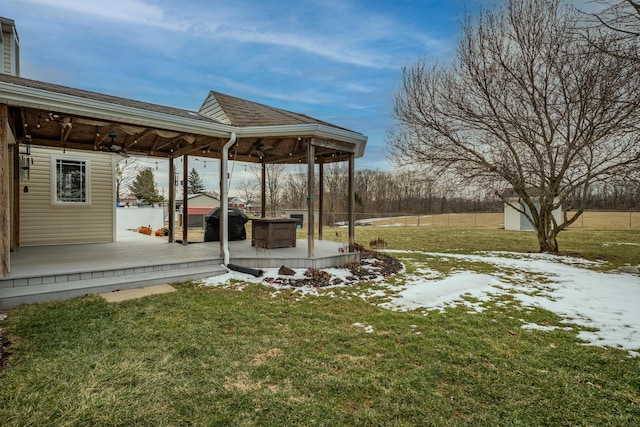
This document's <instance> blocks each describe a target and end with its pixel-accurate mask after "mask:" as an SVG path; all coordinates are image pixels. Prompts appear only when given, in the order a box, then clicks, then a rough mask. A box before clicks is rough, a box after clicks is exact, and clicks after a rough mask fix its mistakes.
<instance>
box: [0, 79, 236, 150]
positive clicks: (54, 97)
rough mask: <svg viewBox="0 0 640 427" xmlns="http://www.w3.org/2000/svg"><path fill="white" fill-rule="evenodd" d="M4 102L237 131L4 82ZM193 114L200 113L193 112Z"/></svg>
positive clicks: (197, 129)
mask: <svg viewBox="0 0 640 427" xmlns="http://www.w3.org/2000/svg"><path fill="white" fill-rule="evenodd" d="M0 102H4V103H7V104H9V105H13V106H20V107H30V108H37V109H41V110H53V111H55V112H60V113H68V114H76V115H79V116H89V117H93V118H100V119H103V120H114V121H121V122H125V123H129V122H131V120H132V119H133V120H134V121H135V123H136V124H142V125H146V126H150V127H156V128H161V129H166V128H167V125H169V128H170V129H171V130H179V131H182V132H185V133H200V134H203V135H209V136H215V137H223V138H225V137H226V138H228V137H229V136H230V134H231V132H234V131H236V130H237V128H235V127H233V126H229V125H225V124H222V123H213V122H210V121H203V120H199V119H195V118H194V119H189V118H187V117H180V116H176V115H172V114H167V113H160V112H156V111H149V110H143V109H140V108H136V107H130V106H125V105H119V104H114V103H109V102H105V101H97V100H93V99H88V98H82V97H77V96H73V95H67V94H61V93H57V92H51V91H47V90H44V89H38V88H31V87H27V86H21V85H16V84H13V83H8V82H0ZM185 111H186V110H185ZM193 114H196V115H197V114H198V113H197V112H193Z"/></svg>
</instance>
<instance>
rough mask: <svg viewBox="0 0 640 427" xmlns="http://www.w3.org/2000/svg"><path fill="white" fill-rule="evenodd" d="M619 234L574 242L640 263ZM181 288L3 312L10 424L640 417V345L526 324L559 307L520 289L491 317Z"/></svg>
mask: <svg viewBox="0 0 640 427" xmlns="http://www.w3.org/2000/svg"><path fill="white" fill-rule="evenodd" d="M330 232H331V233H333V237H335V238H338V239H340V238H342V236H336V232H337V233H338V234H340V233H343V234H345V235H346V231H345V230H331V231H330ZM325 236H326V238H328V232H327V233H325ZM357 237H358V240H359V241H360V242H362V243H368V241H369V240H372V239H374V238H380V239H383V240H385V241H386V242H387V243H388V247H389V248H395V249H398V248H403V249H419V250H427V251H437V252H442V251H455V252H465V251H466V252H471V251H475V250H512V251H533V250H535V238H534V236H532V235H531V234H530V233H509V232H504V231H503V230H495V229H450V228H447V229H429V228H420V229H416V228H402V229H388V230H387V229H368V228H366V227H363V228H362V229H360V228H359V229H358V230H357ZM616 242H617V244H613V245H612V244H605V245H603V243H616ZM620 243H627V244H629V243H630V244H638V243H640V231H637V230H636V231H620V232H618V231H606V232H598V231H582V230H581V231H577V232H571V233H568V234H567V235H566V236H563V237H562V238H561V243H560V244H561V249H562V250H563V251H566V252H576V253H580V254H583V255H584V256H586V257H588V258H598V259H604V260H607V261H609V262H610V263H609V264H608V268H611V267H613V266H618V265H623V264H626V263H635V264H637V263H640V259H639V257H640V254H639V253H640V250H637V249H635V248H636V247H634V246H632V245H620ZM630 248H631V249H630ZM408 268H410V269H411V265H408ZM602 268H605V267H602ZM392 280H401V278H396V279H392ZM176 287H177V288H178V292H176V293H172V294H165V295H157V296H153V297H147V298H143V299H140V300H133V301H125V302H122V303H117V304H109V303H106V302H104V301H103V300H102V299H100V298H99V297H86V298H81V299H76V300H73V301H68V302H52V303H47V304H35V305H30V306H23V307H19V308H17V309H14V310H11V311H10V312H9V313H8V318H7V319H6V320H4V321H2V322H0V326H2V327H3V328H4V329H5V331H6V332H7V333H8V334H9V335H10V336H11V338H12V341H13V342H14V345H13V347H12V351H13V356H12V358H11V360H10V362H9V366H7V367H6V368H4V369H3V370H2V371H0V424H1V425H3V426H5V425H6V426H13V425H15V426H18V425H19V426H23V425H38V426H41V425H56V426H59V425H83V426H85V425H93V426H101V425H104V426H113V425H123V426H124V425H149V426H163V425H166V426H169V425H171V426H173V425H224V426H228V425H234V426H235V425H261V426H262V425H277V426H280V425H287V426H290V425H313V426H316V425H357V426H361V425H388V426H402V425H407V426H409V425H410V426H413V425H487V426H496V425H523V426H530V425H616V426H619V425H638V423H640V358H631V357H629V355H628V353H627V352H625V351H622V350H617V349H611V348H598V347H590V346H584V345H581V342H580V341H579V340H578V339H577V338H576V331H575V330H562V329H558V330H555V331H552V332H541V331H523V330H522V329H521V325H522V321H523V320H524V321H527V322H535V323H537V324H544V325H559V324H560V323H559V322H560V319H559V318H558V316H556V315H554V314H552V313H550V312H547V311H543V310H522V309H521V307H520V306H519V305H518V304H517V303H516V302H515V301H513V300H510V299H509V298H508V297H503V298H502V299H501V300H499V301H496V302H495V303H488V304H487V305H486V307H485V310H484V311H483V312H481V313H474V314H472V313H469V312H468V310H467V309H465V308H462V307H461V308H455V309H449V310H447V311H445V312H442V313H440V312H438V311H430V312H429V313H428V314H427V315H425V313H424V312H423V311H416V312H394V311H390V310H386V309H383V308H380V307H379V306H377V305H375V304H372V303H371V302H367V301H363V300H362V299H361V298H360V297H359V295H361V294H362V293H363V291H365V290H366V289H367V288H368V287H369V286H368V285H367V284H361V285H359V286H357V287H353V288H346V289H342V290H340V291H335V290H330V289H326V290H322V291H321V294H320V295H319V296H306V297H304V298H302V297H301V296H300V294H299V293H298V292H294V291H288V290H283V291H280V292H277V293H275V292H274V291H273V290H272V289H270V288H268V287H265V286H262V285H250V286H246V287H243V289H242V290H237V289H235V290H234V289H225V288H218V287H215V288H213V287H212V288H206V287H201V286H198V285H197V284H196V283H183V284H177V285H176ZM356 323H358V324H362V325H371V326H372V328H373V332H371V333H367V332H366V331H365V329H364V328H363V327H361V326H358V325H355V324H356Z"/></svg>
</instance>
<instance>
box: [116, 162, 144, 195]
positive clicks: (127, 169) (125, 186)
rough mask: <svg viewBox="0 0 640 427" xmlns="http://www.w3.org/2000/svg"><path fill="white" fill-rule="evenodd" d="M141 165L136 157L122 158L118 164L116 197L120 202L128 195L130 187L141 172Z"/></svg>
mask: <svg viewBox="0 0 640 427" xmlns="http://www.w3.org/2000/svg"><path fill="white" fill-rule="evenodd" d="M140 169H141V165H140V163H139V162H137V161H136V160H135V159H132V158H127V159H122V160H120V161H119V162H118V163H117V164H116V197H117V199H118V202H120V199H121V198H122V197H124V196H126V195H127V193H128V190H129V187H130V186H131V185H132V184H133V181H134V180H135V179H136V176H137V175H138V172H140Z"/></svg>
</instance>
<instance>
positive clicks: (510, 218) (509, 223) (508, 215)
mask: <svg viewBox="0 0 640 427" xmlns="http://www.w3.org/2000/svg"><path fill="white" fill-rule="evenodd" d="M539 193H540V192H539V191H538V190H535V189H534V190H531V192H529V195H531V196H532V197H537V196H538V195H539ZM503 197H504V199H505V203H504V229H505V230H534V229H535V228H534V226H533V224H531V222H530V221H529V219H528V218H527V217H526V216H525V215H524V214H523V213H522V212H519V211H517V210H516V209H514V208H513V206H520V207H521V209H522V210H523V211H524V212H527V213H530V210H529V206H527V205H526V204H525V203H524V202H522V199H521V198H520V196H518V195H517V194H516V193H515V191H513V190H510V191H508V192H506V193H505V194H503ZM534 204H535V205H536V207H538V208H539V207H540V204H539V202H537V201H534ZM553 216H554V217H555V219H556V221H558V222H561V221H562V209H561V208H558V209H556V210H554V211H553Z"/></svg>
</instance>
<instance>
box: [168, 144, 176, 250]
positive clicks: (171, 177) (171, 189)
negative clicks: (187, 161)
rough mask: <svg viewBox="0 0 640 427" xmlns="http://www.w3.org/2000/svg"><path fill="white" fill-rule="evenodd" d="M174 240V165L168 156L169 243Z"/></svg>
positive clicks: (171, 157) (171, 158)
mask: <svg viewBox="0 0 640 427" xmlns="http://www.w3.org/2000/svg"><path fill="white" fill-rule="evenodd" d="M175 241H176V165H175V164H174V162H173V154H172V155H171V156H170V157H169V243H174V242H175Z"/></svg>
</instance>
